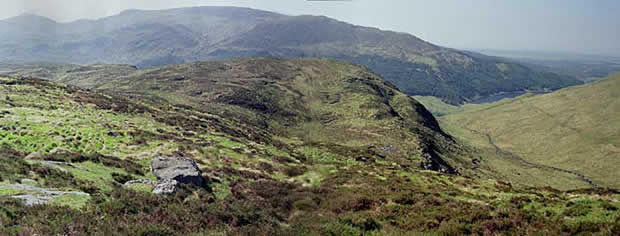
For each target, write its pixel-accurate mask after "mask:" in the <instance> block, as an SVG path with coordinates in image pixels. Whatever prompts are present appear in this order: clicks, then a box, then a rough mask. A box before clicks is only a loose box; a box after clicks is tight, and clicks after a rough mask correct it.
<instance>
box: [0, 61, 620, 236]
mask: <svg viewBox="0 0 620 236" xmlns="http://www.w3.org/2000/svg"><path fill="white" fill-rule="evenodd" d="M297 63H300V62H297ZM334 66H338V67H339V68H340V69H342V68H341V66H342V65H338V64H334ZM352 68H356V67H352ZM156 75H158V76H159V75H160V74H156ZM210 78H212V77H210ZM329 78H337V77H331V76H330V77H329ZM149 79H151V78H146V81H148V80H149ZM306 79H308V78H306ZM294 81H296V80H294ZM303 81H305V80H302V82H303ZM0 82H1V83H0V89H1V90H2V91H4V92H5V93H3V94H8V98H6V97H3V98H0V112H2V113H1V114H3V115H2V117H0V124H2V126H1V127H2V129H1V131H0V132H2V134H3V136H2V139H1V141H0V142H2V145H3V148H4V150H3V151H2V152H0V157H2V158H5V159H3V161H2V162H0V163H2V164H1V165H0V168H2V172H0V176H1V177H2V181H3V182H4V183H16V182H19V181H20V179H22V178H31V179H33V180H35V181H36V184H37V185H40V186H43V187H57V188H65V189H67V188H68V189H78V190H85V191H87V190H88V191H89V192H91V193H93V194H92V199H91V200H90V201H88V202H86V203H84V199H71V198H70V197H65V198H61V199H57V200H55V201H54V203H53V205H54V204H55V205H65V204H68V205H71V206H73V207H77V208H79V209H70V208H62V207H56V206H53V205H52V206H44V207H38V208H24V207H23V206H21V205H20V204H19V203H18V202H15V201H12V200H9V199H7V198H6V197H0V202H1V203H2V204H0V223H1V224H0V232H8V233H21V234H61V233H65V234H66V233H67V232H83V233H87V234H101V235H105V234H110V233H120V234H141V233H151V234H153V233H163V234H175V233H176V234H188V233H190V232H199V231H200V232H205V233H211V234H213V233H220V234H256V233H258V232H261V233H270V234H289V235H300V234H314V233H320V234H337V235H342V234H349V235H359V234H362V233H369V234H393V235H402V234H404V233H412V232H443V233H448V234H472V233H474V234H485V233H486V234H492V233H497V232H504V233H512V234H525V233H527V232H534V231H536V232H547V233H549V234H558V233H561V232H565V233H575V232H598V233H600V234H610V233H613V232H618V230H620V228H619V227H620V226H619V225H618V222H619V221H618V220H619V219H620V215H618V211H617V209H618V207H620V204H619V203H618V201H619V200H620V199H619V198H618V195H615V194H611V193H606V192H601V191H598V192H597V191H585V192H559V191H555V190H551V189H532V188H527V187H523V186H512V185H510V184H506V183H502V182H496V181H492V180H488V181H487V180H478V179H475V178H474V179H472V178H466V177H459V176H454V175H443V174H439V173H436V172H429V171H423V170H420V169H418V168H416V167H415V166H408V165H407V163H408V159H407V158H404V157H399V156H398V155H394V156H392V155H388V157H387V158H385V159H382V158H372V156H367V155H368V154H369V153H368V152H367V151H365V149H362V150H364V151H360V148H359V146H358V145H360V143H364V142H367V140H366V139H363V138H362V137H361V136H360V137H358V136H352V140H354V141H355V142H353V144H351V143H350V141H349V140H340V141H334V140H330V139H329V138H326V137H322V136H321V135H319V137H320V138H322V139H325V140H326V141H325V143H315V142H310V141H316V140H315V139H313V138H312V137H314V136H310V137H306V136H305V135H296V133H297V132H292V134H290V133H280V134H278V133H275V134H277V135H273V134H274V133H272V132H276V131H282V130H280V129H279V128H278V127H280V126H275V127H274V126H273V125H268V126H250V125H248V124H253V125H256V124H255V123H254V122H256V121H255V120H252V119H251V118H252V117H250V115H248V114H256V115H257V116H262V115H261V114H260V112H258V111H252V112H249V111H248V110H247V106H242V104H239V106H238V107H236V106H233V105H230V104H229V105H225V104H226V103H224V102H221V103H219V104H210V105H208V106H204V107H203V106H200V109H199V110H196V109H186V108H184V107H183V106H174V105H170V104H168V103H165V102H162V100H158V99H152V97H151V96H146V98H151V99H152V100H143V99H127V98H121V97H118V96H116V95H109V94H101V93H95V92H89V91H85V90H81V89H77V88H73V87H67V86H64V85H60V84H53V83H48V82H44V81H39V80H31V79H26V80H17V79H13V78H10V79H7V78H4V79H1V80H0ZM315 82H318V81H315ZM285 84H286V83H285ZM242 85H246V86H250V84H247V83H246V84H242ZM251 86H254V85H251ZM296 88H301V86H298V87H296ZM334 89H336V88H334ZM353 91H358V93H361V94H362V95H365V96H362V98H366V99H368V96H371V95H372V93H369V92H368V91H365V90H364V87H361V88H357V89H354V90H353ZM353 91H347V92H345V93H344V94H342V96H354V95H351V94H349V93H355V92H353ZM178 94H179V96H180V95H181V93H178ZM233 94H234V93H233ZM303 94H309V92H304V93H303ZM356 96H357V95H356ZM328 97H329V96H328ZM328 99H329V98H328ZM179 101H192V100H182V99H179ZM220 101H221V100H220ZM224 101H227V100H224ZM235 101H238V100H235ZM362 101H364V100H362ZM350 102H352V101H347V102H346V103H344V105H346V106H352V105H351V104H350ZM317 103H318V101H317ZM200 104H202V103H200ZM293 104H294V103H293ZM327 104H330V103H329V102H327V103H324V104H323V105H325V106H327ZM194 105H196V104H194ZM216 105H217V106H223V107H224V106H225V107H227V108H229V110H231V111H232V112H233V113H226V114H227V115H228V116H221V115H219V114H218V113H219V112H222V111H218V110H215V108H217V106H216ZM315 105H316V106H318V105H320V103H319V104H315ZM340 105H343V104H340ZM382 106H383V105H380V106H377V105H375V106H370V108H374V109H376V107H382ZM319 107H320V106H319ZM364 107H365V108H364V109H369V108H368V104H366V105H365V106H364ZM395 107H397V106H395ZM207 108H213V109H214V110H213V113H207V112H204V110H206V109H207ZM321 109H323V108H318V109H310V111H315V110H317V111H316V112H319V113H318V114H321V111H322V110H321ZM324 109H328V108H324ZM200 110H203V111H202V112H201V111H200ZM294 110H296V109H292V111H294ZM371 110H372V109H371ZM59 112H64V113H62V114H60V113H59ZM399 112H401V111H399ZM276 114H280V113H276ZM282 114H286V113H282ZM369 114H373V113H369ZM403 114H409V115H415V114H417V113H403ZM232 115H235V116H232ZM243 115H245V116H243ZM296 115H300V114H296ZM341 115H342V116H345V115H348V116H353V118H355V114H341ZM364 115H365V114H358V115H357V116H358V118H357V119H358V120H361V121H364V122H365V123H366V122H371V121H373V120H376V119H368V118H367V119H361V118H359V116H364ZM31 117H36V119H29V118H31ZM284 117H285V116H282V117H274V119H276V120H277V121H281V122H282V124H289V126H290V127H293V128H294V127H304V126H305V124H306V122H307V119H301V121H299V120H297V119H294V118H291V117H289V118H288V119H285V118H284ZM294 117H296V116H294ZM310 117H313V116H312V115H311V116H310ZM345 117H346V116H345ZM346 119H352V118H351V117H346ZM390 119H391V118H389V116H388V118H387V120H388V121H389V120H390ZM410 119H414V118H410ZM418 119H421V118H418ZM382 120H383V119H378V121H374V122H378V123H372V122H371V123H370V124H366V125H367V126H369V127H376V126H379V125H385V124H386V123H382V122H383V121H382ZM95 121H96V122H95ZM59 122H60V123H62V124H60V123H59ZM286 122H289V123H286ZM339 122H342V121H339ZM392 122H395V121H392ZM396 123H398V122H397V121H396ZM336 124H339V123H338V122H337V123H336ZM388 124H389V123H388ZM417 124H421V123H417ZM352 127H355V126H352ZM396 127H398V126H396ZM313 128H314V129H316V127H313ZM405 128H407V127H406V126H405ZM293 130H294V129H293ZM306 131H308V132H310V131H311V129H307V130H306ZM327 131H329V125H328V130H327ZM110 132H113V134H112V133H110ZM427 132H430V131H427ZM54 135H55V136H54ZM352 135H355V134H354V133H353V134H352ZM50 136H53V137H54V138H51V137H50ZM56 136H58V138H56ZM296 137H297V138H296ZM416 138H419V137H416ZM379 139H380V140H381V139H382V138H379ZM393 140H395V139H393ZM53 143H55V148H57V151H55V152H54V151H51V150H48V149H49V148H47V147H49V146H51V145H53ZM330 143H331V144H330ZM334 145H336V146H334ZM59 149H62V150H67V151H63V152H59V151H58V150H59ZM32 151H39V152H41V153H42V154H43V160H39V159H35V160H29V161H24V160H23V159H24V156H25V155H26V154H28V153H29V152H32ZM156 153H163V154H171V153H181V154H183V155H187V156H191V157H193V158H195V159H196V160H197V161H198V162H199V165H200V167H201V168H202V169H203V171H204V172H205V177H207V178H208V179H209V180H210V182H212V183H211V184H210V187H211V188H212V189H213V194H212V195H211V194H209V193H205V192H204V191H199V190H195V191H193V193H179V194H177V195H176V196H171V197H158V196H153V195H151V194H149V193H143V190H142V189H137V191H131V190H123V189H122V188H119V187H118V185H117V183H115V182H116V181H121V179H119V178H116V177H114V175H113V174H112V173H117V175H118V174H130V175H132V176H133V177H136V178H152V176H150V175H149V174H148V163H149V159H150V158H151V157H152V156H153V155H154V154H156ZM98 154H104V155H98ZM360 155H365V156H366V157H369V158H370V161H368V162H363V161H356V160H355V159H356V158H357V157H359V156H360ZM44 160H56V161H66V162H68V163H69V164H71V166H70V167H65V168H66V169H68V170H69V171H68V173H66V172H62V171H54V170H56V169H55V168H49V167H44V166H41V164H39V162H41V161H44ZM84 160H87V161H84ZM28 170H32V171H28ZM63 173H64V174H63ZM0 190H2V187H0ZM1 192H2V193H3V195H13V194H17V193H14V192H13V193H11V192H10V191H8V190H7V191H1ZM81 205H84V207H83V208H80V207H79V206H81ZM59 215H62V216H63V217H58V216H59ZM101 216H104V217H101ZM49 221H52V222H49Z"/></svg>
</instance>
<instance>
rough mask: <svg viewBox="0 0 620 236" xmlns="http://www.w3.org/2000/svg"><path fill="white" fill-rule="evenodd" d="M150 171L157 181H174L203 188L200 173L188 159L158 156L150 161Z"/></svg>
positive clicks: (195, 165)
mask: <svg viewBox="0 0 620 236" xmlns="http://www.w3.org/2000/svg"><path fill="white" fill-rule="evenodd" d="M151 169H152V171H153V174H155V176H156V177H157V179H159V180H176V181H177V182H178V183H180V184H191V185H195V186H198V187H202V186H205V180H204V179H203V178H202V171H200V169H199V168H198V165H197V164H196V162H195V161H194V160H192V159H190V158H185V157H166V156H158V157H155V158H153V160H152V161H151ZM160 182H161V181H160Z"/></svg>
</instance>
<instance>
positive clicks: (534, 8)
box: [0, 0, 620, 56]
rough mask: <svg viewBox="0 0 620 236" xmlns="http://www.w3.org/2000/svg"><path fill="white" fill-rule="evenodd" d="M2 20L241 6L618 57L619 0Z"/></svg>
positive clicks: (60, 9) (124, 2) (18, 9)
mask: <svg viewBox="0 0 620 236" xmlns="http://www.w3.org/2000/svg"><path fill="white" fill-rule="evenodd" d="M0 3H1V4H0V5H1V7H0V19H3V18H9V17H12V16H17V15H20V14H23V13H32V14H37V15H41V16H46V17H49V18H51V19H54V20H56V21H60V22H68V21H73V20H77V19H84V18H87V19H96V18H100V17H105V16H110V15H115V14H118V13H119V12H121V11H123V10H126V9H151V10H155V9H167V8H177V7H190V6H240V7H250V8H256V9H262V10H268V11H275V12H278V13H283V14H288V15H303V14H309V15H325V16H328V17H332V18H335V19H338V20H341V21H345V22H349V23H352V24H356V25H363V26H372V27H377V28H381V29H385V30H393V31H399V32H406V33H411V34H413V35H415V36H417V37H420V38H422V39H424V40H426V41H429V42H431V43H434V44H438V45H441V46H445V47H452V48H459V49H498V50H528V51H546V52H570V53H581V54H597V55H612V56H620V43H619V42H620V1H618V0H596V1H593V0H426V1H423V0H350V1H329V0H323V1H308V0H105V1H101V0H0Z"/></svg>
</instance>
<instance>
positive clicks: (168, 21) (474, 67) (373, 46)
mask: <svg viewBox="0 0 620 236" xmlns="http://www.w3.org/2000/svg"><path fill="white" fill-rule="evenodd" d="M239 57H287V58H303V57H329V58H335V59H341V60H345V61H348V62H352V63H357V64H361V65H364V66H366V67H368V68H369V69H371V70H372V71H374V72H376V73H378V74H380V75H381V76H383V77H384V78H385V79H386V80H387V81H389V82H390V83H392V84H394V85H395V86H396V87H398V88H399V89H400V90H401V91H403V92H405V93H406V94H408V95H429V96H436V97H440V98H442V99H443V100H444V101H447V102H450V103H453V104H459V103H463V102H467V101H469V100H472V99H475V98H480V97H485V96H489V95H493V94H496V93H500V92H512V91H524V90H544V89H551V90H554V89H558V88H562V87H566V86H570V85H576V84H580V83H581V82H580V81H578V80H576V79H575V78H573V77H570V76H563V75H558V74H554V73H550V72H545V71H543V70H541V69H536V68H530V67H527V66H523V65H521V64H518V63H514V62H511V61H510V60H504V59H501V58H496V57H488V56H484V55H481V54H476V53H471V52H465V51H459V50H454V49H449V48H444V47H440V46H436V45H433V44H431V43H429V42H426V41H423V40H421V39H419V38H417V37H415V36H413V35H410V34H406V33H398V32H391V31H383V30H380V29H376V28H370V27H363V26H356V25H351V24H348V23H345V22H341V21H338V20H334V19H331V18H328V17H323V16H309V15H303V16H288V15H282V14H278V13H273V12H267V11H260V10H254V9H247V8H232V7H196V8H180V9H171V10H159V11H143V10H128V11H124V12H122V13H120V14H118V15H114V16H110V17H106V18H102V19H98V20H78V21H74V22H69V23H58V22H55V21H53V20H51V19H47V18H44V17H40V16H36V15H21V16H18V17H14V18H10V19H6V20H2V21H0V61H5V62H20V63H22V62H41V61H45V62H59V63H74V64H81V65H85V64H94V63H108V64H109V63H112V64H131V65H137V66H138V67H140V68H148V67H153V66H161V65H167V64H174V63H183V62H191V61H204V60H222V59H231V58H239Z"/></svg>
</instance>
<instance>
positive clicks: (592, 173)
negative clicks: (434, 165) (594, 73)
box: [442, 75, 620, 188]
mask: <svg viewBox="0 0 620 236" xmlns="http://www.w3.org/2000/svg"><path fill="white" fill-rule="evenodd" d="M618 91H620V75H615V76H612V77H610V78H608V79H606V80H604V81H600V82H597V83H594V84H589V85H584V86H577V87H571V88H567V89H563V90H560V91H557V92H554V93H551V94H545V95H539V96H522V97H519V98H516V99H510V100H503V101H500V102H498V103H494V104H490V105H487V106H485V107H478V108H472V109H466V111H465V112H463V113H457V114H453V115H448V116H445V117H443V118H442V123H443V124H444V126H445V127H448V130H449V131H450V133H452V134H454V135H456V136H458V137H460V138H462V139H465V140H469V141H470V142H472V143H475V144H477V145H480V146H483V147H484V146H486V147H489V148H491V145H490V143H489V140H488V137H486V134H488V135H490V137H491V139H492V141H493V142H494V143H495V145H497V146H498V147H500V148H501V149H503V150H505V151H508V152H512V153H514V154H516V155H518V156H520V157H522V158H523V159H525V160H527V161H529V162H532V163H537V164H543V165H548V166H553V167H557V168H561V169H566V170H572V171H575V172H579V173H582V174H584V175H585V176H587V177H589V178H591V179H592V180H593V181H594V182H595V183H596V184H599V185H602V186H607V187H613V188H620V185H619V183H618V180H619V179H620V175H619V172H618V171H617V170H616V168H615V167H617V166H618V165H620V159H619V158H618V157H619V156H620V152H619V151H620V136H619V135H618V134H620V130H619V129H620V125H619V124H620V116H619V114H618V111H620V99H619V96H620V93H618ZM474 131H475V132H474ZM564 187H581V186H580V185H577V186H574V185H567V186H564Z"/></svg>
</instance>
